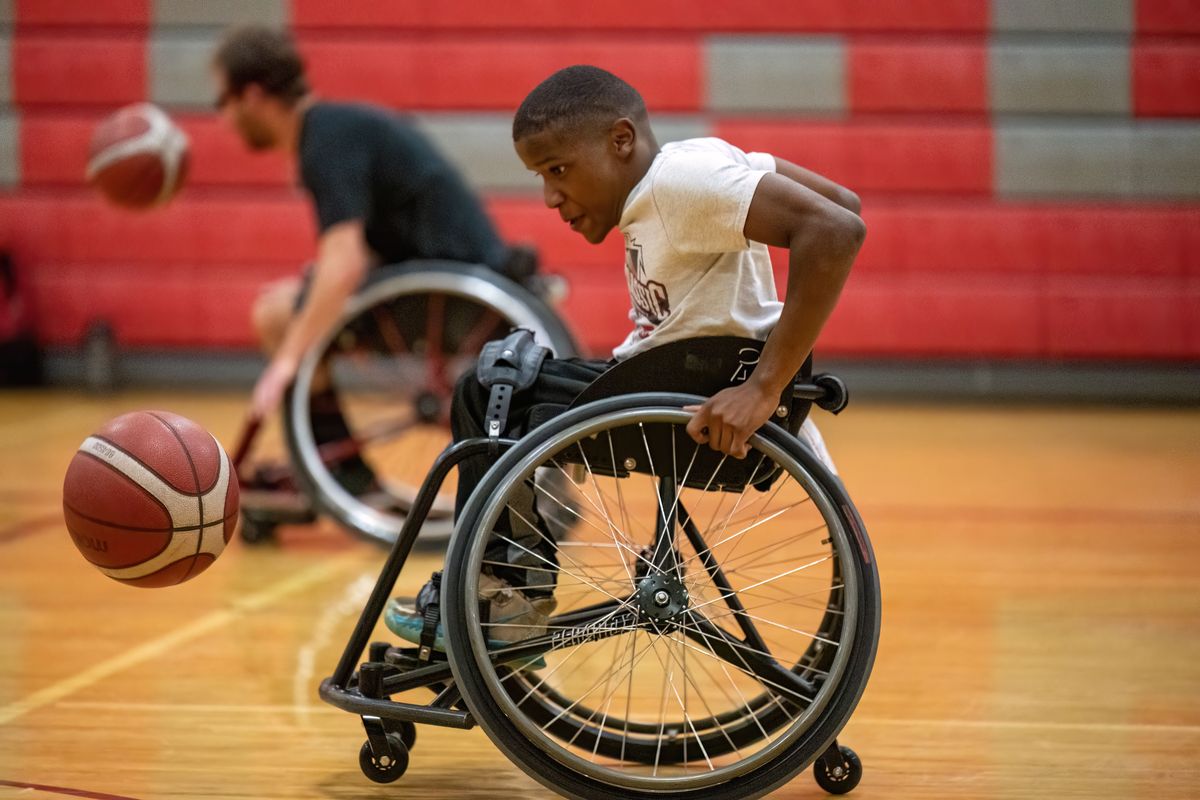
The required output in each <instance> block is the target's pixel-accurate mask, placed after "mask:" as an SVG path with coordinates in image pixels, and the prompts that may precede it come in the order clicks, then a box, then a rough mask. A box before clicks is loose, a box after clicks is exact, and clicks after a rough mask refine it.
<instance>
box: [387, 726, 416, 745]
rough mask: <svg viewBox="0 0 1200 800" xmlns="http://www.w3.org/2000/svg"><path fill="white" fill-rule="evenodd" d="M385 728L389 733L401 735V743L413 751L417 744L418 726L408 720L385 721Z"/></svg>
mask: <svg viewBox="0 0 1200 800" xmlns="http://www.w3.org/2000/svg"><path fill="white" fill-rule="evenodd" d="M383 727H384V730H386V731H387V732H388V733H397V734H399V735H400V739H401V741H403V742H404V746H405V747H406V748H408V750H410V751H411V750H412V749H413V745H415V744H416V743H417V726H416V725H415V724H414V723H412V722H409V721H408V720H406V719H401V720H393V719H385V720H384V721H383Z"/></svg>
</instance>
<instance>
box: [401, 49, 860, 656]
mask: <svg viewBox="0 0 1200 800" xmlns="http://www.w3.org/2000/svg"><path fill="white" fill-rule="evenodd" d="M513 141H514V144H515V147H516V151H517V154H518V155H519V156H520V158H521V160H522V161H523V162H524V164H525V165H526V166H527V167H528V168H529V169H530V170H532V171H533V172H534V173H536V174H537V175H538V176H539V177H540V178H541V179H542V184H543V193H544V198H545V202H546V205H547V206H548V207H549V208H550V209H552V210H554V211H556V212H557V213H558V215H559V217H560V218H561V219H562V221H563V222H564V223H565V224H567V225H569V226H570V227H571V229H572V230H573V231H576V232H577V233H579V234H580V235H581V236H583V237H584V238H585V239H586V240H587V241H588V242H590V243H592V244H599V243H600V242H602V241H604V239H605V238H606V237H607V236H608V234H609V233H610V232H611V231H612V229H613V228H619V229H620V231H621V234H622V236H623V237H624V240H625V277H626V280H627V282H628V286H629V293H630V300H631V304H632V310H631V311H630V318H631V319H632V321H633V324H634V327H633V330H632V331H631V332H630V334H629V335H628V337H627V338H626V339H625V341H624V342H623V343H622V344H621V345H620V346H618V347H617V348H616V349H615V350H614V351H613V357H614V360H615V361H621V360H624V359H627V358H629V357H630V356H632V355H635V354H637V353H640V352H642V351H645V350H647V349H649V348H653V347H656V346H659V345H663V344H666V343H668V342H673V341H678V340H682V339H687V338H691V337H697V336H713V335H731V336H744V337H750V338H755V339H758V340H765V345H764V346H763V348H762V352H761V355H760V357H759V360H758V363H757V366H756V367H755V369H754V371H753V373H752V374H751V375H750V377H749V378H748V379H747V380H745V382H743V383H741V384H739V385H736V386H733V387H731V388H728V389H725V390H723V391H720V392H718V393H717V394H715V395H713V396H712V397H711V398H709V399H708V400H706V401H705V402H704V403H703V404H702V405H699V406H694V407H691V408H690V409H689V410H691V411H693V412H694V416H693V418H692V420H691V422H690V423H689V425H688V427H687V431H688V434H689V435H690V436H691V437H692V438H693V439H694V440H695V441H696V442H698V443H700V444H707V445H708V447H710V448H712V449H713V450H714V451H718V452H720V453H724V454H727V455H729V456H732V457H734V458H743V457H745V455H746V453H747V441H748V439H749V438H750V436H751V435H752V434H753V433H754V432H755V431H756V430H757V429H758V428H759V427H761V426H762V425H763V424H765V423H766V422H767V421H768V419H770V418H771V416H772V415H773V414H774V413H775V411H776V408H777V406H778V404H779V399H780V396H781V394H782V393H783V391H784V389H785V388H786V387H788V386H790V385H791V383H792V381H793V378H794V376H795V375H796V374H797V372H798V371H799V370H800V368H801V365H802V364H803V363H804V361H805V359H806V358H807V356H808V355H809V353H810V352H811V351H812V349H813V345H814V344H815V342H816V339H817V336H818V334H819V333H820V331H821V328H822V326H823V325H824V324H825V321H826V320H827V319H828V317H829V315H830V313H831V311H832V310H833V308H834V305H835V304H836V302H837V299H838V296H839V294H840V292H841V289H842V286H843V284H844V283H845V280H846V278H847V276H848V274H849V272H850V267H851V265H852V263H853V261H854V258H855V256H856V254H857V253H858V250H859V247H860V246H861V244H862V241H863V238H864V236H865V234H866V229H865V226H864V224H863V222H862V220H861V219H860V218H859V216H858V212H859V201H858V198H857V197H856V196H855V194H854V193H853V192H851V191H849V190H847V189H845V188H843V187H841V186H838V185H837V184H835V183H833V182H831V181H829V180H827V179H826V178H823V177H821V176H820V175H817V174H815V173H813V172H810V171H809V170H806V169H804V168H802V167H799V166H797V165H795V164H791V163H789V162H787V161H784V160H783V159H779V158H775V157H773V156H771V155H769V154H766V153H745V152H743V151H742V150H739V149H738V148H737V147H735V146H733V145H731V144H729V143H727V142H724V141H722V140H720V139H715V138H706V139H692V140H687V141H682V142H675V143H671V144H667V145H665V146H663V147H659V145H658V143H657V142H656V140H655V138H654V133H653V131H652V130H651V128H650V121H649V117H648V114H647V111H646V107H645V104H644V102H643V100H642V98H641V96H640V95H639V94H638V92H637V91H636V90H635V89H634V88H633V87H631V86H630V85H629V84H627V83H625V82H624V81H623V80H621V79H620V78H618V77H616V76H615V75H613V74H611V73H609V72H606V71H604V70H602V69H599V68H596V67H590V66H575V67H569V68H567V69H563V70H560V71H559V72H556V73H555V74H553V75H551V76H550V77H549V78H547V79H546V80H545V81H544V82H542V83H541V84H540V85H539V86H538V87H536V88H535V89H534V90H533V91H532V92H531V93H530V94H529V96H528V97H526V98H525V100H524V102H523V103H522V104H521V106H520V108H519V109H518V110H517V113H516V116H515V119H514V121H513ZM768 245H770V246H774V247H785V248H787V249H788V251H789V262H788V286H787V294H786V297H785V298H784V301H783V302H782V303H781V302H779V300H778V296H777V294H776V290H775V282H774V276H773V273H772V269H771V261H770V258H769V256H768V252H767V246H768ZM506 342H510V340H506ZM518 345H519V342H517V341H516V340H511V346H513V347H516V346H518ZM508 355H509V356H513V357H512V358H510V362H511V363H514V364H515V363H516V362H519V361H520V360H521V358H522V354H521V353H516V354H515V356H514V354H513V353H508ZM484 361H487V359H484ZM530 361H531V362H534V363H532V364H529V365H527V367H528V370H527V372H526V374H525V375H524V379H523V381H521V382H518V384H517V385H518V386H521V384H522V383H528V384H529V385H528V386H527V387H526V388H523V389H520V390H518V391H516V392H514V393H513V394H512V396H511V399H509V400H508V402H509V407H508V409H507V420H508V421H509V422H510V427H509V429H508V433H509V434H511V435H516V434H519V433H520V432H521V427H520V426H521V424H522V422H523V420H524V417H525V416H526V415H527V414H528V412H529V410H530V409H531V408H532V407H534V406H536V405H541V404H559V405H568V404H570V403H571V401H572V400H574V399H575V397H576V396H577V395H579V393H580V392H581V391H583V389H584V388H585V387H586V386H587V385H588V384H589V383H590V382H591V381H593V380H594V379H595V378H597V377H598V376H599V375H601V374H602V373H603V372H605V371H606V370H607V369H608V368H609V367H610V366H611V365H612V364H613V363H614V362H613V361H588V360H582V359H567V360H559V359H551V358H546V359H545V360H539V359H538V358H536V357H533V358H531V359H530ZM482 369H483V368H481V370H480V371H481V372H482ZM481 379H482V380H487V379H488V376H487V375H484V374H476V373H474V372H469V373H468V374H467V375H465V376H464V377H463V378H462V379H461V380H460V382H459V383H458V385H457V387H456V390H455V395H454V403H453V408H452V429H453V434H454V439H455V441H462V440H464V439H468V438H473V437H481V436H487V435H488V434H489V432H490V433H495V432H494V431H489V430H488V424H489V422H490V421H494V420H489V412H490V409H489V407H488V406H489V397H490V396H491V392H490V390H489V389H488V388H486V387H485V386H484V385H483V384H482V383H481ZM511 423H515V424H511ZM801 436H802V437H803V438H804V439H806V440H807V442H808V443H809V445H810V446H811V447H812V448H813V450H814V451H815V452H816V453H817V454H818V455H819V456H820V457H822V459H823V460H825V462H826V464H827V465H828V466H829V467H830V469H831V470H832V463H831V462H830V461H829V458H828V454H827V453H826V452H825V449H824V445H823V443H822V442H821V439H820V434H819V433H818V432H817V430H816V428H815V426H813V425H812V423H811V422H810V421H807V420H806V422H805V425H804V428H803V429H802V431H801ZM489 466H490V462H489V461H488V460H486V459H482V458H479V459H467V460H466V461H464V462H463V463H462V464H460V467H459V480H458V497H457V501H458V502H457V509H458V510H459V511H461V510H462V508H463V506H464V504H465V502H466V500H467V498H468V497H469V496H470V494H471V492H472V490H473V489H474V487H475V486H476V485H477V484H478V483H479V482H480V480H481V479H482V477H483V475H484V473H486V472H487V469H488V467H489ZM525 512H526V513H520V512H519V511H513V512H510V514H509V515H508V516H507V517H501V519H500V520H499V522H498V524H497V531H496V534H497V535H494V536H493V538H492V539H491V540H490V542H491V544H490V545H489V548H488V556H487V557H486V558H485V564H492V565H493V566H490V567H487V566H485V569H484V572H485V574H484V575H483V576H481V579H480V584H479V585H480V594H481V596H482V598H481V599H483V600H485V601H487V602H488V604H489V606H490V619H491V621H492V625H491V633H490V634H489V635H490V636H491V637H492V638H494V639H496V640H500V641H519V640H521V639H524V638H529V637H532V636H538V635H541V634H542V633H544V631H545V625H546V621H547V619H548V617H549V615H550V614H551V613H553V610H554V608H555V605H556V604H555V599H554V587H555V583H556V573H555V572H554V571H553V570H548V569H546V568H545V565H547V564H557V554H556V552H555V550H556V548H555V546H554V544H553V542H552V539H553V537H552V536H549V535H547V534H546V532H545V531H546V527H547V526H546V523H545V521H544V519H543V518H544V516H545V513H544V509H539V507H538V503H537V502H536V500H535V498H534V492H533V487H530V492H529V502H528V504H527V508H526V509H525ZM531 527H536V528H537V529H538V530H530V528H531ZM530 571H537V572H539V573H540V574H539V579H534V580H531V579H530V576H529V575H528V574H526V573H527V572H530ZM488 573H490V574H488ZM514 587H523V588H522V589H521V590H518V589H516V588H514ZM437 598H438V576H437V575H435V577H434V579H433V580H431V582H430V583H429V584H427V585H426V586H425V587H424V588H423V589H422V591H421V593H420V594H419V596H418V597H417V599H416V602H415V604H413V603H412V601H404V600H399V599H397V600H394V601H393V602H392V604H391V605H390V606H389V608H388V610H387V614H386V616H385V620H386V622H387V625H388V627H389V628H390V629H391V630H392V631H393V632H394V633H396V634H397V635H399V636H401V637H402V638H405V639H407V640H409V641H413V642H416V641H419V639H420V636H421V633H422V630H423V629H425V634H426V637H429V636H430V631H428V626H429V625H430V623H431V621H433V618H435V617H436V613H435V614H433V615H432V617H431V616H430V615H429V614H427V611H428V610H429V608H430V606H431V605H433V604H434V603H436V601H437ZM505 622H507V623H509V624H508V626H507V627H506V626H505V624H504V623H505ZM497 623H499V624H497ZM427 641H428V638H427Z"/></svg>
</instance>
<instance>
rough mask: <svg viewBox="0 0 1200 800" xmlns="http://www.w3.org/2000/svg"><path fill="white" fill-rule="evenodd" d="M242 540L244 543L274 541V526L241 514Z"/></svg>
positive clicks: (257, 543) (256, 543)
mask: <svg viewBox="0 0 1200 800" xmlns="http://www.w3.org/2000/svg"><path fill="white" fill-rule="evenodd" d="M242 541H243V542H245V543H246V544H253V545H259V544H269V543H271V542H273V541H275V526H274V525H272V524H271V523H269V522H264V521H263V520H260V519H255V518H254V517H249V516H247V515H245V514H242Z"/></svg>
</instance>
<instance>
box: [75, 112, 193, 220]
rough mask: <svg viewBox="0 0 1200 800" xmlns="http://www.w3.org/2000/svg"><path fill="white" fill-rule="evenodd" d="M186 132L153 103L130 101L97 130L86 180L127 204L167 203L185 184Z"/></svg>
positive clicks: (186, 166)
mask: <svg viewBox="0 0 1200 800" xmlns="http://www.w3.org/2000/svg"><path fill="white" fill-rule="evenodd" d="M187 169H188V139H187V134H185V133H184V132H183V131H182V130H180V129H179V127H178V126H176V125H175V123H174V122H173V121H172V120H171V118H170V117H169V116H167V114H166V112H165V111H163V110H162V109H161V108H159V107H158V106H155V105H152V104H150V103H138V104H137V105H132V106H126V107H125V108H122V109H121V110H119V111H117V112H116V113H115V114H113V115H111V116H110V117H108V118H107V119H105V120H104V121H103V122H101V123H100V124H99V125H98V126H96V131H95V133H93V134H92V147H91V154H90V156H89V158H88V165H87V180H88V182H89V183H91V184H92V185H93V186H95V187H96V188H98V189H99V190H100V192H101V193H102V194H103V195H104V196H105V197H106V198H108V200H109V201H110V202H112V203H114V204H116V205H118V206H122V207H124V208H149V207H151V206H157V205H162V204H163V203H166V202H167V201H168V200H170V199H171V198H172V197H174V196H175V193H176V192H178V191H179V189H180V187H182V186H183V182H184V179H185V178H186V177H187Z"/></svg>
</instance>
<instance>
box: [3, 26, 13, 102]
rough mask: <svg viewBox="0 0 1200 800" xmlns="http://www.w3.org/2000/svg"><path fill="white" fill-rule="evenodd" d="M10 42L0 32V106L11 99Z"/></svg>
mask: <svg viewBox="0 0 1200 800" xmlns="http://www.w3.org/2000/svg"><path fill="white" fill-rule="evenodd" d="M12 74H13V70H12V40H11V39H9V36H8V34H6V33H3V32H0V106H3V105H7V104H8V103H11V102H12V99H13V79H12Z"/></svg>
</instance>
